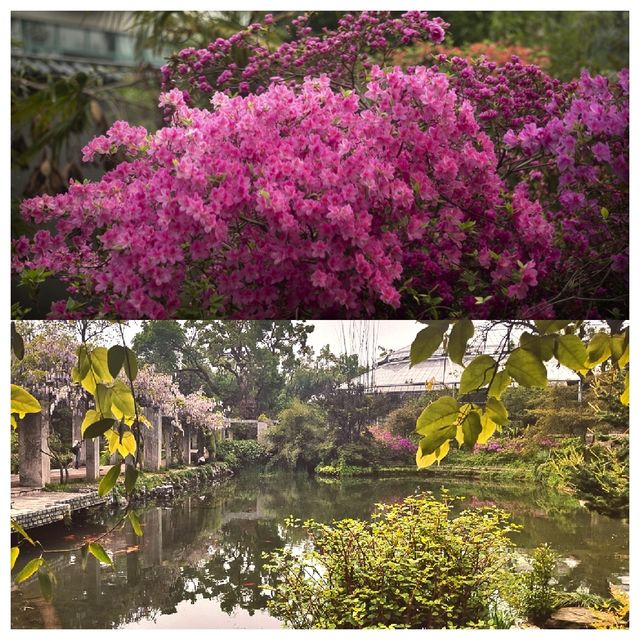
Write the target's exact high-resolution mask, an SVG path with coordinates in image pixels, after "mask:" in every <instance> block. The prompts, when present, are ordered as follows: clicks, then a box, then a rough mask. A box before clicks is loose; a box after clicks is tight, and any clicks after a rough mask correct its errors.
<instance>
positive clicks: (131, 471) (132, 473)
mask: <svg viewBox="0 0 640 640" xmlns="http://www.w3.org/2000/svg"><path fill="white" fill-rule="evenodd" d="M138 474H139V471H138V470H137V469H136V468H135V467H134V466H133V465H132V464H127V465H125V468H124V490H125V492H126V494H127V495H129V494H130V493H131V492H132V491H133V489H134V487H135V486H136V480H137V479H138Z"/></svg>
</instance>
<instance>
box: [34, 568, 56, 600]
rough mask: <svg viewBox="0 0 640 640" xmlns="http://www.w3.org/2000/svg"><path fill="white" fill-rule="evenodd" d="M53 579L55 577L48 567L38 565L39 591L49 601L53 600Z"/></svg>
mask: <svg viewBox="0 0 640 640" xmlns="http://www.w3.org/2000/svg"><path fill="white" fill-rule="evenodd" d="M54 581H55V577H54V575H53V573H51V571H49V570H48V569H43V567H40V570H39V571H38V584H39V585H40V593H41V594H42V597H43V598H44V599H45V600H46V601H47V602H51V600H53V583H54Z"/></svg>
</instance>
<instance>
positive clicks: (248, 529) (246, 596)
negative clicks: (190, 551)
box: [173, 520, 284, 615]
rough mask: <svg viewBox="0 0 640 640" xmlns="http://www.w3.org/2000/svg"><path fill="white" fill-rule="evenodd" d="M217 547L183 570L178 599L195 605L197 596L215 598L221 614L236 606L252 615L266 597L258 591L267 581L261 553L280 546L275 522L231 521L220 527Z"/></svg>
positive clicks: (262, 607) (281, 543)
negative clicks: (203, 558) (219, 540)
mask: <svg viewBox="0 0 640 640" xmlns="http://www.w3.org/2000/svg"><path fill="white" fill-rule="evenodd" d="M221 533H222V540H221V543H220V546H219V547H217V548H211V550H210V554H211V557H210V558H209V559H207V560H206V561H204V562H201V563H198V564H197V565H191V566H187V567H184V570H183V572H182V575H181V576H180V581H179V583H176V584H175V585H174V587H173V588H175V589H177V590H180V589H182V592H181V593H180V598H181V599H182V600H189V601H190V602H195V601H196V599H197V598H198V596H201V597H204V598H207V599H213V598H217V599H218V602H219V605H220V608H221V609H222V611H224V612H225V613H228V614H230V613H232V612H233V610H234V609H235V608H236V607H240V608H242V609H244V610H245V611H247V612H248V613H249V614H250V615H253V614H254V613H255V612H256V611H257V610H260V609H264V608H265V607H266V606H267V600H268V597H267V596H266V595H265V593H264V592H263V591H262V589H260V585H262V584H264V583H265V582H266V581H267V573H266V571H265V570H264V562H265V561H264V559H263V558H262V554H263V553H265V552H270V551H273V550H274V549H276V548H278V547H282V545H283V544H284V541H283V540H282V538H281V537H280V535H279V533H278V526H277V523H276V522H274V521H270V520H242V521H234V522H233V523H232V524H231V525H224V526H223V527H222V531H221Z"/></svg>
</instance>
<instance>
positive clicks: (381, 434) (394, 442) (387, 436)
mask: <svg viewBox="0 0 640 640" xmlns="http://www.w3.org/2000/svg"><path fill="white" fill-rule="evenodd" d="M369 433H370V434H371V435H372V436H373V439H374V440H375V441H376V442H378V443H380V444H382V445H384V446H385V447H387V448H388V449H390V450H391V451H393V452H395V453H408V454H413V453H415V450H416V445H415V443H414V442H411V440H409V438H405V437H403V436H398V435H395V434H393V433H391V432H390V431H387V430H386V429H384V428H383V427H380V426H376V425H374V426H371V427H369Z"/></svg>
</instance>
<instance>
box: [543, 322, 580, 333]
mask: <svg viewBox="0 0 640 640" xmlns="http://www.w3.org/2000/svg"><path fill="white" fill-rule="evenodd" d="M571 322H572V320H534V324H535V325H536V328H537V329H538V331H539V332H540V333H555V332H556V331H562V329H564V328H565V327H566V326H568V325H570V324H571Z"/></svg>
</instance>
